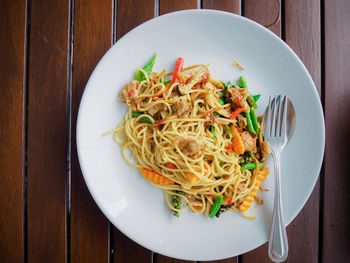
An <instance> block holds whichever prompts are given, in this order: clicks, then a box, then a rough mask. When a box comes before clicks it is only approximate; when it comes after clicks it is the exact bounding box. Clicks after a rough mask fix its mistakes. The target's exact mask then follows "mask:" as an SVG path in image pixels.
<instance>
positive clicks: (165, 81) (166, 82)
mask: <svg viewBox="0 0 350 263" xmlns="http://www.w3.org/2000/svg"><path fill="white" fill-rule="evenodd" d="M170 81H171V80H170V79H165V80H164V81H163V83H164V85H166V84H168V83H170Z"/></svg>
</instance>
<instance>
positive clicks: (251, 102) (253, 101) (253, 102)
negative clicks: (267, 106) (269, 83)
mask: <svg viewBox="0 0 350 263" xmlns="http://www.w3.org/2000/svg"><path fill="white" fill-rule="evenodd" d="M247 101H248V104H249V105H250V106H251V107H253V108H254V109H257V108H258V105H257V104H256V102H255V100H254V99H253V98H252V96H248V97H247Z"/></svg>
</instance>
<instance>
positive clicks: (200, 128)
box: [113, 56, 269, 217]
mask: <svg viewBox="0 0 350 263" xmlns="http://www.w3.org/2000/svg"><path fill="white" fill-rule="evenodd" d="M152 60H153V62H152V61H151V62H152V63H153V64H154V60H155V56H154V57H153V58H152ZM151 62H150V63H149V64H148V65H146V66H145V67H144V68H143V69H137V73H136V77H135V78H136V79H135V80H132V81H131V82H130V83H128V84H126V86H125V88H124V89H123V91H122V92H121V97H122V99H123V102H124V103H126V104H127V105H128V106H129V110H128V112H127V113H126V115H125V118H124V120H123V121H122V122H121V123H120V124H119V126H118V127H117V129H115V130H113V133H114V139H115V141H116V142H117V143H119V144H120V145H121V146H122V154H123V157H124V159H125V160H126V161H127V162H128V163H129V164H130V165H132V166H135V167H137V168H139V169H140V171H141V174H142V175H143V176H144V178H145V179H146V180H148V181H149V182H151V183H153V184H154V185H156V186H157V187H160V188H162V189H163V190H164V192H165V200H166V202H167V204H168V205H169V207H170V209H172V210H173V211H174V214H175V215H178V212H180V211H183V210H184V209H188V208H189V209H191V210H192V211H193V212H195V213H205V214H206V215H209V216H211V217H212V216H213V215H216V216H219V215H220V213H222V212H224V211H227V210H232V209H234V210H239V211H241V212H243V211H245V210H246V209H247V207H249V206H250V204H249V202H250V201H249V200H252V199H254V198H255V194H256V191H257V189H258V188H259V186H260V183H261V181H262V180H264V179H265V178H266V175H267V174H268V170H267V169H266V168H263V167H264V163H265V160H266V158H267V156H268V155H269V146H268V143H267V142H264V141H263V137H262V135H261V132H260V131H261V126H262V125H261V120H257V118H256V116H255V111H254V107H256V103H255V101H256V100H257V99H258V97H259V96H251V95H250V92H249V91H248V89H247V88H242V87H239V85H232V84H231V83H227V84H226V83H224V82H221V81H218V80H216V79H215V78H213V77H212V76H211V74H210V71H209V69H208V66H209V65H194V66H191V67H189V68H185V69H182V66H183V59H181V58H179V59H178V60H177V63H176V66H175V69H174V72H173V73H171V74H170V75H172V76H173V77H172V80H171V81H170V80H167V79H166V77H167V76H169V73H168V74H167V73H166V71H165V70H163V71H162V72H160V73H157V72H151V71H152V67H153V65H151V66H150V64H152V63H151ZM147 66H148V67H147ZM240 81H241V82H242V81H244V82H245V80H244V78H242V79H240ZM241 84H242V83H241ZM245 84H246V83H244V84H243V85H241V86H245ZM251 99H253V100H254V101H250V100H251ZM128 149H129V150H131V152H132V157H134V158H132V159H133V160H132V159H130V158H129V157H128V155H127V150H128ZM135 161H136V162H135ZM260 174H264V176H259V175H260ZM219 199H220V204H217V203H218V202H219ZM174 200H175V201H174ZM179 200H182V203H185V205H182V206H181V205H180V204H179ZM214 210H215V211H214ZM216 210H217V211H216Z"/></svg>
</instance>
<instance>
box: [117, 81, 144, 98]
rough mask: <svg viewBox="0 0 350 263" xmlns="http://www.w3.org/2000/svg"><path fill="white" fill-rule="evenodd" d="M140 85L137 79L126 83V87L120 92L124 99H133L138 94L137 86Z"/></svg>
mask: <svg viewBox="0 0 350 263" xmlns="http://www.w3.org/2000/svg"><path fill="white" fill-rule="evenodd" d="M138 85H139V82H138V81H137V80H132V81H130V82H129V83H128V84H126V85H125V87H124V89H123V90H122V92H121V93H120V96H121V97H123V98H124V99H130V100H133V99H135V98H136V97H137V95H138V92H139V91H138V89H137V86H138Z"/></svg>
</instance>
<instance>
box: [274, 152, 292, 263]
mask: <svg viewBox="0 0 350 263" xmlns="http://www.w3.org/2000/svg"><path fill="white" fill-rule="evenodd" d="M272 157H273V161H274V167H275V197H274V207H273V218H272V226H271V234H270V242H269V256H270V259H271V260H272V261H273V262H283V261H285V260H286V259H287V256H288V240H287V232H286V226H285V223H284V217H283V209H282V207H283V206H282V195H281V166H280V153H273V152H272Z"/></svg>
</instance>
